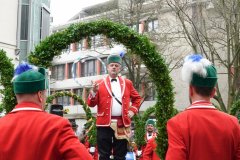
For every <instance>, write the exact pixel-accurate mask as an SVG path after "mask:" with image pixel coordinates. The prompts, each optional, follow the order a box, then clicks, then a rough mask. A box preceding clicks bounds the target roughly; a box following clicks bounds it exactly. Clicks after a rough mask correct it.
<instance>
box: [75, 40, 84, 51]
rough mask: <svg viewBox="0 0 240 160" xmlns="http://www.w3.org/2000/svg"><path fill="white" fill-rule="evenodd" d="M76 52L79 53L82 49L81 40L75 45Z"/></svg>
mask: <svg viewBox="0 0 240 160" xmlns="http://www.w3.org/2000/svg"><path fill="white" fill-rule="evenodd" d="M76 47H77V51H81V50H82V48H83V44H82V40H81V41H79V42H77V43H76Z"/></svg>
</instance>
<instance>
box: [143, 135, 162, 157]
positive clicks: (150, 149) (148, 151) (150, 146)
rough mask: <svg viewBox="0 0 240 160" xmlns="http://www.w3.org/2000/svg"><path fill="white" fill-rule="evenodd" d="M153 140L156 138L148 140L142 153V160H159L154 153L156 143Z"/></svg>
mask: <svg viewBox="0 0 240 160" xmlns="http://www.w3.org/2000/svg"><path fill="white" fill-rule="evenodd" d="M155 138H156V137H153V138H151V139H149V140H148V142H147V145H146V147H145V149H144V152H143V157H142V160H160V158H159V156H158V155H157V153H156V149H157V143H156V141H155Z"/></svg>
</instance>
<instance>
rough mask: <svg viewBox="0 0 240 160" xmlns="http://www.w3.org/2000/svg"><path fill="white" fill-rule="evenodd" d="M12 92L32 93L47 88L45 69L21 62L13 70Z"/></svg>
mask: <svg viewBox="0 0 240 160" xmlns="http://www.w3.org/2000/svg"><path fill="white" fill-rule="evenodd" d="M12 82H13V88H14V93H15V94H19V93H34V92H38V91H42V90H45V89H47V87H48V84H47V78H46V71H45V69H44V68H38V67H36V66H34V65H30V64H28V63H27V62H22V63H21V64H19V65H18V66H17V68H16V69H15V71H14V77H13V79H12Z"/></svg>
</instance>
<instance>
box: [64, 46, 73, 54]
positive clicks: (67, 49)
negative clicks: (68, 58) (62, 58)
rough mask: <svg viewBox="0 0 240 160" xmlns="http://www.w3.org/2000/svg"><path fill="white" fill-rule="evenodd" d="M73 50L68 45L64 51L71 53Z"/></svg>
mask: <svg viewBox="0 0 240 160" xmlns="http://www.w3.org/2000/svg"><path fill="white" fill-rule="evenodd" d="M70 50H71V48H70V45H68V46H67V47H66V48H65V49H63V52H64V53H69V52H70Z"/></svg>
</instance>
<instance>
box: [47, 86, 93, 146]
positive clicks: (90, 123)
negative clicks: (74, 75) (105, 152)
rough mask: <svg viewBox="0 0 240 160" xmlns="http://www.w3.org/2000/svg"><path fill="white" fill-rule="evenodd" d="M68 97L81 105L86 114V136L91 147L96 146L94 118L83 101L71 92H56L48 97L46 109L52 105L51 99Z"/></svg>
mask: <svg viewBox="0 0 240 160" xmlns="http://www.w3.org/2000/svg"><path fill="white" fill-rule="evenodd" d="M63 96H68V97H72V98H73V99H74V100H75V101H77V102H79V103H80V105H82V107H83V110H84V111H85V113H86V119H87V128H88V129H89V132H88V136H89V143H90V144H92V145H93V146H95V145H96V125H95V123H96V118H95V117H93V116H92V113H91V110H90V108H89V107H88V106H87V105H86V103H85V102H84V101H83V99H82V98H81V97H80V96H78V95H76V94H74V93H73V92H68V91H62V92H56V93H54V94H52V95H50V96H49V97H48V98H47V100H46V107H48V104H49V103H52V101H53V99H55V98H57V97H63Z"/></svg>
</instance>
